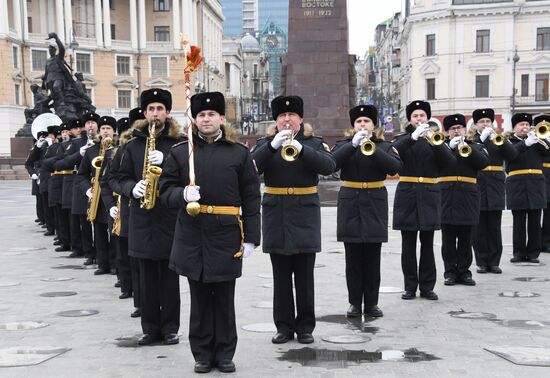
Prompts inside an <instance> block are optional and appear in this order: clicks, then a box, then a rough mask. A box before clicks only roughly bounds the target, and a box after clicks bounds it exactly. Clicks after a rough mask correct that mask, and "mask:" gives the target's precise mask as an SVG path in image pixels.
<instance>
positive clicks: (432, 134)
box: [424, 126, 445, 146]
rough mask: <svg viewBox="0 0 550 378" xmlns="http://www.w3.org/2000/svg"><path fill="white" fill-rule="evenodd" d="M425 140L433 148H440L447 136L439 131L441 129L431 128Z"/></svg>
mask: <svg viewBox="0 0 550 378" xmlns="http://www.w3.org/2000/svg"><path fill="white" fill-rule="evenodd" d="M424 139H426V140H427V141H428V143H430V144H431V145H432V146H440V145H442V144H443V143H444V142H445V135H443V133H442V132H440V131H439V127H437V126H430V127H429V128H428V130H426V132H425V133H424Z"/></svg>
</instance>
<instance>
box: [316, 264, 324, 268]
mask: <svg viewBox="0 0 550 378" xmlns="http://www.w3.org/2000/svg"><path fill="white" fill-rule="evenodd" d="M325 266H326V265H325V264H315V268H324V267H325Z"/></svg>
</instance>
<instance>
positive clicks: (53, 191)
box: [42, 142, 67, 207]
mask: <svg viewBox="0 0 550 378" xmlns="http://www.w3.org/2000/svg"><path fill="white" fill-rule="evenodd" d="M63 143H67V142H63ZM63 150H64V146H63V145H62V143H55V144H52V145H51V146H50V147H49V148H48V151H47V152H46V155H47V157H44V160H43V161H42V167H43V169H44V170H46V171H47V172H48V173H49V174H50V179H49V181H48V202H49V203H48V205H49V206H50V207H53V206H55V205H57V204H59V205H61V196H62V192H63V175H52V173H53V172H54V171H55V168H54V164H55V163H56V162H57V161H58V160H59V159H60V151H63Z"/></svg>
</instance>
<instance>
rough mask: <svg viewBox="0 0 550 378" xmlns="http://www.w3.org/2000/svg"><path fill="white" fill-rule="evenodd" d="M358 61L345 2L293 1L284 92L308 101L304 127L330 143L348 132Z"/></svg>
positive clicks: (322, 0) (332, 0)
mask: <svg viewBox="0 0 550 378" xmlns="http://www.w3.org/2000/svg"><path fill="white" fill-rule="evenodd" d="M354 61H355V56H354V55H351V56H350V55H349V52H348V19H347V6H346V0H289V25H288V54H287V56H286V57H285V58H284V59H283V75H282V83H281V92H282V94H285V95H297V96H301V97H302V98H303V99H304V122H309V123H311V124H312V125H313V127H314V130H315V133H316V134H318V135H322V136H323V137H325V139H327V140H329V142H332V141H334V140H335V139H338V138H340V137H342V136H343V132H344V130H345V129H347V128H349V127H350V123H349V115H348V111H349V108H350V106H354V102H355V93H354V92H355V86H356V83H355V81H356V75H355V69H354Z"/></svg>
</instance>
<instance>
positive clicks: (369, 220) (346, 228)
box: [332, 138, 402, 243]
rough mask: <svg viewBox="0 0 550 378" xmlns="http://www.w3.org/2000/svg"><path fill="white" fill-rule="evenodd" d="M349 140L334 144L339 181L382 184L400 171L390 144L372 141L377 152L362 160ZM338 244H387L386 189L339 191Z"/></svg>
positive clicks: (347, 189)
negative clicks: (379, 182)
mask: <svg viewBox="0 0 550 378" xmlns="http://www.w3.org/2000/svg"><path fill="white" fill-rule="evenodd" d="M351 141H352V139H351V138H348V139H344V140H340V141H338V142H336V145H335V146H334V148H333V150H332V154H333V156H334V159H335V160H336V170H338V169H340V170H341V171H340V179H341V180H342V181H356V182H372V181H384V180H385V179H386V175H388V174H389V175H395V174H396V173H398V172H399V170H400V169H401V166H402V163H401V159H400V158H399V154H398V153H397V151H396V150H395V149H393V148H392V144H391V143H389V142H385V141H383V140H380V139H375V138H372V139H371V141H373V142H374V143H375V144H376V151H375V152H374V154H372V155H371V156H365V155H363V153H361V151H360V149H359V148H354V147H353V145H352V144H351ZM337 214H338V215H337V220H338V222H337V232H336V237H337V240H338V241H341V242H347V243H383V242H387V241H388V191H387V190H386V188H385V187H382V188H374V189H354V188H346V187H343V186H342V187H341V188H340V191H339V192H338V213H337Z"/></svg>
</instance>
